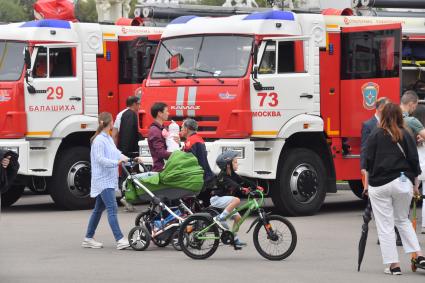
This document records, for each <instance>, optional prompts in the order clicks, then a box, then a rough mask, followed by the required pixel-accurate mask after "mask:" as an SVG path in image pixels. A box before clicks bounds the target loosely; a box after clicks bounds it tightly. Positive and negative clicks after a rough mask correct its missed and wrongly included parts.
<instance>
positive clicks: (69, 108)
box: [25, 44, 83, 137]
mask: <svg viewBox="0 0 425 283" xmlns="http://www.w3.org/2000/svg"><path fill="white" fill-rule="evenodd" d="M77 58H80V48H79V46H78V45H66V46H65V45H56V44H55V45H40V46H36V47H35V48H34V51H33V55H32V62H33V64H32V66H33V67H32V72H31V78H30V83H29V84H30V86H32V87H33V89H32V90H31V87H29V88H27V89H26V90H25V107H26V112H27V115H28V116H27V117H28V133H27V135H28V136H34V137H49V136H50V135H51V133H52V131H53V130H54V128H55V127H56V125H57V124H58V123H59V122H60V121H62V120H63V119H65V118H66V117H68V116H71V115H75V114H81V113H82V110H83V100H82V78H81V76H82V73H81V64H80V61H79V60H78V59H77Z"/></svg>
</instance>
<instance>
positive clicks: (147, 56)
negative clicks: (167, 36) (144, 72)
mask: <svg viewBox="0 0 425 283" xmlns="http://www.w3.org/2000/svg"><path fill="white" fill-rule="evenodd" d="M151 52H152V46H148V47H146V52H145V68H150V67H151V64H152V62H151Z"/></svg>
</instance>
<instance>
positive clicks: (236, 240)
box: [235, 238, 247, 248]
mask: <svg viewBox="0 0 425 283" xmlns="http://www.w3.org/2000/svg"><path fill="white" fill-rule="evenodd" d="M235 246H236V247H238V248H242V247H246V246H247V244H246V243H245V242H242V241H241V240H239V239H238V238H236V239H235Z"/></svg>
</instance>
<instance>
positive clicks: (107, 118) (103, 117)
mask: <svg viewBox="0 0 425 283" xmlns="http://www.w3.org/2000/svg"><path fill="white" fill-rule="evenodd" d="M98 121H99V126H98V127H97V130H96V133H94V135H93V136H92V137H91V139H90V143H93V141H94V139H95V138H96V137H97V136H98V135H99V134H100V133H101V132H102V131H103V130H104V129H105V128H106V127H107V126H108V125H109V124H110V123H111V121H112V115H111V113H109V112H102V113H100V114H99V118H98Z"/></svg>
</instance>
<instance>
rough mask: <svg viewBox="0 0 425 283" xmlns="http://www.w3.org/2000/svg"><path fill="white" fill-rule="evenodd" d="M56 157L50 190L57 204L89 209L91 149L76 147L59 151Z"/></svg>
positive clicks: (66, 207)
mask: <svg viewBox="0 0 425 283" xmlns="http://www.w3.org/2000/svg"><path fill="white" fill-rule="evenodd" d="M59 154H60V155H59V156H58V158H57V159H56V160H57V161H58V162H56V164H55V167H54V171H53V176H52V178H51V180H50V184H49V192H50V195H51V197H52V199H53V200H54V202H55V203H56V205H57V206H59V207H61V208H63V209H89V208H91V207H93V205H94V200H93V199H92V198H90V178H91V168H90V149H89V148H87V147H74V148H70V149H66V150H64V151H62V152H60V153H59Z"/></svg>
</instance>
